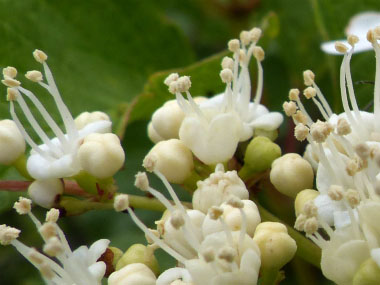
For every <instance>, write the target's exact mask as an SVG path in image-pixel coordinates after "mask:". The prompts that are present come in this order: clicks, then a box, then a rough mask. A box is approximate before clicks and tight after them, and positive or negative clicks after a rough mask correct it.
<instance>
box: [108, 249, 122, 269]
mask: <svg viewBox="0 0 380 285" xmlns="http://www.w3.org/2000/svg"><path fill="white" fill-rule="evenodd" d="M108 249H109V250H111V251H112V253H113V260H112V265H113V267H114V268H116V264H117V263H118V261H119V260H120V258H121V257H122V256H123V251H122V250H121V249H119V248H117V247H114V246H110V247H108Z"/></svg>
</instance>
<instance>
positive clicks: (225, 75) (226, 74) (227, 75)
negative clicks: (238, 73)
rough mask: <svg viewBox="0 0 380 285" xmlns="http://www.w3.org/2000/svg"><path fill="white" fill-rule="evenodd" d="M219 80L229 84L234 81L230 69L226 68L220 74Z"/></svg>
mask: <svg viewBox="0 0 380 285" xmlns="http://www.w3.org/2000/svg"><path fill="white" fill-rule="evenodd" d="M220 78H221V79H222V82H223V83H231V82H232V80H233V79H234V75H233V73H232V71H231V69H228V68H226V69H223V70H222V71H221V72H220Z"/></svg>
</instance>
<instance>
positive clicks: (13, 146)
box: [0, 120, 25, 165]
mask: <svg viewBox="0 0 380 285" xmlns="http://www.w3.org/2000/svg"><path fill="white" fill-rule="evenodd" d="M24 152H25V140H24V137H23V136H22V134H21V133H20V131H19V130H18V128H17V126H16V123H15V122H13V121H12V120H1V121H0V164H5V165H10V164H12V163H13V162H15V161H16V160H17V159H18V158H19V157H20V156H21V155H22V154H23V153H24Z"/></svg>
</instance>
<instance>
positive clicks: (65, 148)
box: [2, 50, 111, 179]
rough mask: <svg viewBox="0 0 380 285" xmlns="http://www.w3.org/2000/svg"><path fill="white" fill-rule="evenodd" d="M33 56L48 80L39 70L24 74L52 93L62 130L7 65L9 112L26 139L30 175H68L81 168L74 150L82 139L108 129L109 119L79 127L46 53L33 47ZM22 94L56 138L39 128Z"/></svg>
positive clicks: (42, 177)
mask: <svg viewBox="0 0 380 285" xmlns="http://www.w3.org/2000/svg"><path fill="white" fill-rule="evenodd" d="M33 55H34V57H35V59H36V60H37V61H38V62H40V63H42V65H43V68H44V73H45V77H46V81H47V82H46V83H45V82H43V78H42V74H41V73H40V72H39V71H31V72H28V73H27V74H26V77H27V78H28V79H30V80H31V81H34V82H37V83H38V84H39V85H40V86H42V87H43V88H45V89H46V90H47V91H48V92H49V93H50V94H51V96H52V97H53V99H54V101H55V103H56V105H57V109H58V112H59V114H60V116H61V118H62V121H63V124H64V126H65V133H64V132H63V131H62V130H61V129H60V128H59V126H58V124H57V123H56V122H55V121H54V120H53V118H52V117H51V116H50V114H49V113H48V111H47V110H46V109H45V107H44V106H43V105H42V104H41V102H40V101H39V100H38V99H37V97H36V96H35V95H34V94H33V93H32V92H31V91H29V90H27V89H25V88H23V87H22V86H21V85H20V84H21V83H20V82H19V81H17V80H15V79H14V78H13V77H14V76H15V75H16V73H15V72H11V71H10V70H11V69H10V68H8V69H6V70H4V71H3V74H4V79H3V80H2V82H3V83H4V84H5V85H6V86H8V87H9V88H8V97H7V98H8V100H9V101H10V112H11V115H12V118H13V120H14V122H15V123H16V125H17V127H18V129H19V130H20V132H21V134H22V135H23V136H24V138H25V140H26V142H27V143H28V144H29V145H30V147H31V148H32V151H31V154H30V157H29V159H28V161H27V169H28V172H29V174H30V175H31V176H32V177H33V178H35V179H50V178H63V177H70V176H73V175H75V174H76V173H78V172H79V171H80V170H81V167H80V164H79V162H78V159H77V151H78V148H79V146H80V143H81V141H82V139H83V138H84V137H85V136H87V135H88V134H91V133H104V132H108V131H109V129H110V126H111V122H110V121H109V120H107V119H104V120H98V121H95V122H92V123H89V124H87V125H86V126H84V127H83V128H81V129H80V130H78V129H77V127H76V125H75V122H74V119H73V117H72V116H71V114H70V112H69V110H68V108H67V107H66V105H65V104H64V103H63V101H62V98H61V96H60V94H59V91H58V89H57V86H56V84H55V82H54V79H53V76H52V74H51V71H50V69H49V67H48V65H47V63H46V59H47V56H46V54H44V53H43V52H42V51H39V50H36V51H35V52H34V53H33ZM12 70H13V69H12ZM14 70H15V69H14ZM12 76H13V77H12ZM24 96H26V97H27V98H28V99H30V101H32V103H33V104H34V105H35V107H36V108H37V109H38V111H39V112H40V114H41V116H42V117H43V118H44V120H45V121H46V123H47V124H48V125H49V127H50V129H51V130H52V132H53V133H54V135H55V136H56V137H55V138H53V139H50V138H49V137H48V135H47V134H46V133H45V131H44V130H43V129H42V128H41V126H40V124H39V123H38V122H37V120H36V118H35V116H34V115H33V114H32V112H31V111H30V109H29V107H28V105H27V104H26V101H25V100H24ZM15 102H17V103H18V104H19V105H20V108H21V110H22V112H23V113H24V115H25V117H26V119H27V121H28V122H29V123H30V125H31V127H32V129H33V130H34V131H35V132H36V134H37V135H38V136H39V138H40V139H41V140H42V145H37V143H35V142H34V141H33V139H32V138H31V136H30V135H29V134H28V133H27V132H26V131H25V128H24V127H23V125H22V124H21V122H20V120H19V118H18V116H17V114H16V111H15Z"/></svg>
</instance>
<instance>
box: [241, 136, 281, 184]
mask: <svg viewBox="0 0 380 285" xmlns="http://www.w3.org/2000/svg"><path fill="white" fill-rule="evenodd" d="M280 156H281V148H280V147H279V146H278V145H277V144H275V143H274V142H272V141H271V140H270V139H268V138H266V137H255V138H254V139H253V140H251V142H250V143H249V145H248V147H247V150H246V151H245V156H244V166H243V168H242V169H241V170H240V172H239V176H240V177H241V178H243V179H245V178H247V177H249V176H250V174H253V173H256V172H261V171H264V170H266V169H268V168H270V166H271V164H272V162H273V160H275V159H276V158H278V157H280Z"/></svg>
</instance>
